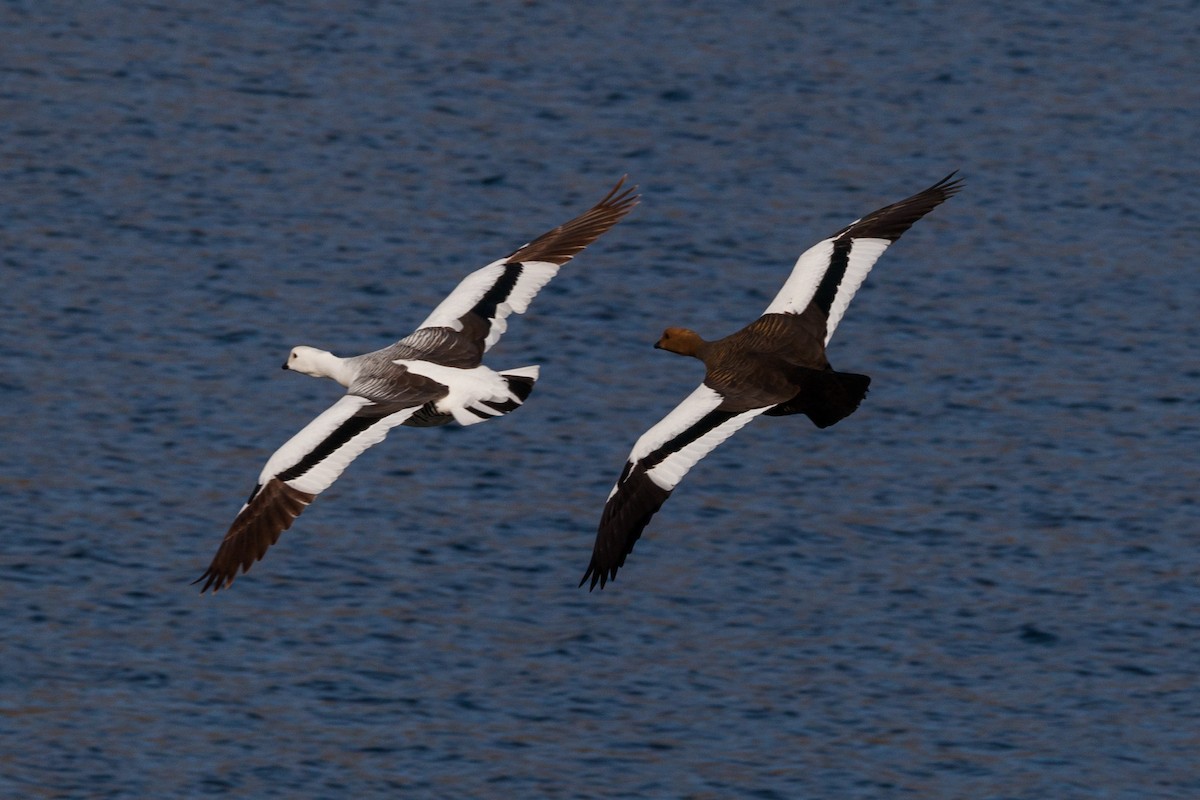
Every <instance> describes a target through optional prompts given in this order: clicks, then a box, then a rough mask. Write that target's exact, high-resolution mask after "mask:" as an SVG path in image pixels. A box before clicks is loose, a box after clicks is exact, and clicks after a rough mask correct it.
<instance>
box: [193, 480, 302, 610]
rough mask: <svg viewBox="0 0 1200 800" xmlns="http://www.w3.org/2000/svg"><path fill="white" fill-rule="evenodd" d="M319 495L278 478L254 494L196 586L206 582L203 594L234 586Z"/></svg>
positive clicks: (201, 589) (194, 582) (201, 591)
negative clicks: (241, 574)
mask: <svg viewBox="0 0 1200 800" xmlns="http://www.w3.org/2000/svg"><path fill="white" fill-rule="evenodd" d="M315 497H316V495H315V494H310V493H308V492H302V491H300V490H299V489H294V488H292V487H291V486H288V485H287V484H286V483H284V482H283V481H281V480H279V479H278V478H272V479H271V480H269V481H268V482H267V483H266V485H264V486H262V487H261V488H260V489H258V490H257V491H256V492H254V493H253V494H252V495H251V497H250V501H249V502H248V503H247V504H246V507H245V508H243V509H242V511H241V513H239V514H238V515H237V517H236V518H235V519H234V520H233V524H232V525H230V526H229V532H228V533H226V534H225V538H224V539H222V540H221V546H220V547H219V548H217V554H216V555H215V556H213V560H212V563H210V564H209V565H208V569H206V570H205V571H204V574H203V575H201V576H200V577H199V578H197V579H196V580H194V581H192V586H195V585H196V584H197V583H200V582H201V581H204V585H203V586H202V587H200V594H204V593H205V592H207V591H208V590H209V589H212V590H213V593H214V594H215V593H216V592H219V591H221V590H222V589H227V588H229V586H231V585H232V584H233V579H234V578H236V577H237V575H238V572H239V571H240V572H249V571H250V567H251V566H252V565H253V564H254V562H255V561H259V560H261V559H262V557H263V556H264V555H266V554H267V549H268V548H270V546H271V545H273V544H275V543H276V542H277V541H279V535H280V534H281V533H283V532H284V531H286V530H287V529H288V528H290V527H292V522H294V521H295V519H296V517H298V516H300V512H302V511H303V510H304V509H305V507H306V506H308V504H309V503H311V502H312V501H313V499H314V498H315Z"/></svg>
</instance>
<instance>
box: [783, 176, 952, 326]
mask: <svg viewBox="0 0 1200 800" xmlns="http://www.w3.org/2000/svg"><path fill="white" fill-rule="evenodd" d="M955 174H956V173H955V172H951V173H950V174H949V175H947V176H946V177H945V178H942V179H941V180H940V181H938V182H937V183H935V184H934V185H933V186H930V187H929V188H928V189H926V190H925V191H923V192H918V193H917V194H914V195H913V196H912V197H909V198H907V199H905V200H901V201H900V202H898V203H892V204H891V205H890V206H885V207H883V208H881V209H879V210H878V211H873V212H872V213H870V214H867V215H866V216H865V217H863V218H862V219H859V220H855V221H854V222H852V223H850V224H849V225H847V226H846V227H844V228H842V229H841V230H840V231H838V232H837V233H835V234H834V235H833V236H830V237H829V238H828V239H823V240H821V241H820V242H817V243H816V244H815V245H813V246H812V247H810V248H809V249H808V250H805V251H804V253H802V254H801V256H800V258H799V260H797V261H796V266H795V267H793V268H792V274H791V275H790V276H789V277H788V279H787V281H786V282H785V283H784V284H783V288H782V289H781V290H780V292H779V294H778V295H776V296H775V299H774V300H772V301H771V305H769V306H767V310H766V311H765V312H763V313H764V314H785V313H792V314H799V313H801V312H803V311H804V310H805V309H806V308H808V307H809V304H810V303H811V304H812V305H814V306H816V307H817V308H818V309H819V310H820V311H821V313H822V314H823V315H824V316H825V318H826V324H825V343H826V344H828V343H829V339H830V338H831V337H832V336H833V332H834V330H835V329H836V328H837V326H838V323H839V322H841V321H842V316H843V315H844V314H845V313H846V308H847V307H848V306H849V305H850V300H851V299H852V298H853V297H854V294H855V293H856V292H857V291H858V288H859V287H860V286H862V282H863V281H864V280H865V279H866V277H867V273H868V272H870V271H871V267H873V266H875V262H876V261H878V260H879V257H880V256H881V255H883V251H884V250H886V249H887V248H888V245H890V244H891V243H892V242H894V241H896V240H897V239H899V238H900V237H901V236H902V235H903V234H904V232H905V231H907V230H908V229H909V228H911V227H912V225H913V223H915V222H916V221H917V220H919V219H920V218H921V217H923V216H925V215H926V214H928V213H929V212H930V211H932V210H933V209H934V208H936V207H937V206H939V205H940V204H941V203H943V202H945V200H946V199H947V198H949V197H950V196H951V195H953V194H954V193H955V192H957V191H958V190H959V189H960V188H962V179H961V178H960V179H958V180H953V178H954V176H955Z"/></svg>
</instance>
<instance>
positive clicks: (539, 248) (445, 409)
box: [196, 178, 638, 593]
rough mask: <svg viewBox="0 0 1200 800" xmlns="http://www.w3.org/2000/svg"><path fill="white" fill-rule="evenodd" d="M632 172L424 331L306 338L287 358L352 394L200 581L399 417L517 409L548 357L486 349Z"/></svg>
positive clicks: (242, 517)
mask: <svg viewBox="0 0 1200 800" xmlns="http://www.w3.org/2000/svg"><path fill="white" fill-rule="evenodd" d="M624 182H625V179H624V178H622V179H621V180H620V181H619V182H618V183H617V185H616V186H615V187H614V188H613V190H612V191H611V192H609V193H608V195H607V196H605V197H604V199H603V200H601V201H600V202H599V203H597V204H596V205H595V206H593V207H592V208H591V209H589V210H588V211H586V212H585V213H583V214H581V215H580V216H578V217H576V218H575V219H573V220H571V221H570V222H567V223H566V224H564V225H560V226H558V227H557V228H555V229H554V230H552V231H549V232H547V233H544V234H542V235H541V236H539V237H538V238H536V239H534V240H533V241H532V242H530V243H529V244H526V245H524V246H523V247H521V248H519V249H518V250H517V251H516V252H514V253H513V254H512V255H510V256H508V257H506V258H502V259H499V260H498V261H494V262H492V263H491V264H488V265H487V266H486V267H484V268H482V269H480V270H477V271H476V272H473V273H471V274H470V275H468V276H467V277H466V278H464V279H463V281H462V282H461V283H459V284H458V286H457V288H455V290H454V291H453V292H451V293H450V296H449V297H447V298H446V299H445V300H443V301H442V303H441V304H440V305H438V307H437V308H435V309H434V310H433V313H432V314H430V315H429V318H428V319H426V320H425V321H424V322H422V323H421V324H420V326H418V327H417V329H416V331H414V332H413V333H411V334H409V335H408V336H406V337H405V338H403V339H401V340H400V341H398V342H396V343H395V344H392V345H390V346H389V347H385V348H383V349H382V350H376V351H375V352H373V353H366V354H364V355H360V356H352V357H349V358H339V357H338V356H335V355H333V354H332V353H329V352H326V351H324V350H318V349H316V348H313V347H296V348H294V349H293V350H292V352H291V354H290V355H289V356H288V360H287V361H286V362H285V363H284V365H283V368H284V369H290V370H293V371H295V372H301V373H303V374H305V375H312V376H314V377H318V378H332V379H333V380H335V381H337V382H338V383H340V384H341V385H342V386H345V387H346V389H347V393H346V394H345V396H343V397H342V398H341V399H340V400H338V401H337V402H336V403H334V404H333V405H332V406H331V407H330V408H329V409H327V410H326V411H325V412H324V413H322V414H321V415H320V416H318V417H317V418H316V419H314V420H313V421H312V422H310V423H309V424H308V425H307V426H306V427H305V428H304V429H303V430H301V431H300V432H299V433H298V434H296V435H295V436H293V437H292V438H291V439H289V440H288V441H287V443H286V444H284V445H283V447H281V448H279V449H278V450H277V451H275V454H274V455H272V456H271V457H270V459H268V460H267V465H266V466H265V467H264V468H263V471H262V473H261V474H260V475H259V477H258V482H257V483H256V484H255V486H254V490H253V491H251V492H250V498H249V499H248V500H247V501H246V504H245V505H244V506H242V509H241V511H240V512H238V515H237V517H236V518H235V519H234V521H233V525H232V526H230V528H229V532H228V533H226V534H225V538H224V540H223V541H222V542H221V546H220V547H219V548H218V549H217V554H216V556H215V557H214V558H213V560H212V563H211V564H209V567H208V569H207V570H205V572H204V574H203V575H201V576H200V577H199V578H198V579H197V580H196V583H199V582H200V581H204V586H203V587H202V588H201V590H200V591H201V592H202V593H203V592H205V591H207V590H208V589H209V588H212V589H213V591H219V590H221V589H223V588H225V587H227V586H229V585H230V584H231V583H233V579H234V578H235V577H236V576H237V574H238V570H239V569H240V570H242V571H243V572H244V571H247V570H249V569H250V566H251V565H252V564H253V563H254V562H255V561H257V560H259V559H261V558H262V557H263V555H264V554H265V553H266V552H267V548H269V547H270V546H271V545H273V544H274V543H275V542H276V541H278V540H279V535H280V533H282V532H283V531H285V530H287V529H288V528H289V527H291V524H292V521H293V520H294V519H295V518H296V517H297V516H299V515H300V512H302V511H303V510H304V508H305V507H306V506H307V505H308V504H309V503H311V502H312V501H313V499H314V498H315V497H316V496H317V495H318V494H320V493H321V492H323V491H324V490H325V489H327V488H329V485H330V484H332V483H333V482H334V481H335V480H336V479H337V477H338V476H339V475H341V473H342V470H344V469H345V468H346V467H347V466H348V465H349V464H350V462H351V461H353V460H354V459H355V458H357V457H358V455H359V454H360V453H362V452H363V451H364V450H366V449H367V448H368V447H370V446H371V445H373V444H378V443H379V442H382V441H383V439H384V437H385V436H387V433H388V431H389V430H390V429H392V428H394V427H396V426H397V425H409V426H413V427H428V426H432V425H444V424H446V423H448V422H450V421H451V420H455V421H457V422H458V423H459V424H461V425H474V424H475V423H477V422H483V421H484V420H489V419H492V418H494V417H498V416H501V415H503V414H507V413H508V412H510V411H512V410H514V409H516V408H517V407H519V406H520V405H521V404H522V403H523V402H524V401H525V399H526V398H527V397H528V396H529V393H530V391H532V389H533V384H534V381H536V380H537V376H538V368H537V367H536V366H533V367H521V368H519V369H511V370H506V371H504V372H495V371H493V370H492V369H490V368H488V367H486V366H483V364H482V362H483V354H484V353H485V352H487V350H488V349H489V348H490V347H491V346H492V345H494V344H495V343H496V342H497V340H499V338H500V335H501V334H502V333H504V330H505V327H506V325H507V323H506V319H507V317H508V316H509V315H510V314H521V313H523V312H524V311H525V309H526V308H528V307H529V303H530V301H531V300H533V298H534V296H535V295H536V294H537V293H538V291H539V290H540V289H541V288H542V287H543V286H545V285H546V283H547V282H548V281H549V280H550V279H551V278H553V277H554V276H555V274H557V272H558V269H559V267H561V266H562V265H563V264H565V263H567V262H568V261H570V260H571V258H572V257H573V256H575V255H577V254H578V253H579V252H580V251H581V250H583V249H584V248H585V247H587V246H588V245H589V244H591V243H592V242H594V241H596V239H598V238H599V237H600V236H601V235H602V234H604V233H605V232H606V231H607V230H608V229H609V228H611V227H612V226H613V225H615V224H617V222H618V221H620V219H621V218H622V217H624V216H625V215H626V214H628V213H629V211H630V210H631V209H632V208H633V207H634V205H636V204H637V202H638V196H637V194H636V193H635V192H636V187H631V188H626V189H624V190H622V188H621V187H622V185H623V184H624Z"/></svg>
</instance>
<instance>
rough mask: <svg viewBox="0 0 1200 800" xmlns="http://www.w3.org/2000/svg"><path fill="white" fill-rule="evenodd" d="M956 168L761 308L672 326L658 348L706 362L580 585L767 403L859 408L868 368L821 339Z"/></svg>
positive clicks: (642, 461) (632, 479) (846, 240)
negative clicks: (726, 327) (753, 314)
mask: <svg viewBox="0 0 1200 800" xmlns="http://www.w3.org/2000/svg"><path fill="white" fill-rule="evenodd" d="M953 178H954V173H951V174H950V175H948V176H946V177H945V178H944V179H942V180H940V181H938V182H937V183H936V184H934V185H933V186H931V187H929V188H928V189H926V190H925V191H923V192H920V193H919V194H915V195H913V196H912V197H910V198H908V199H907V200H901V201H900V202H899V203H894V204H892V205H890V206H887V207H885V208H881V209H879V210H878V211H875V212H874V213H871V214H868V215H867V216H865V217H863V218H862V219H860V220H857V221H856V222H853V223H851V224H850V225H848V226H846V227H845V228H842V229H841V230H840V231H838V232H837V233H835V234H833V236H830V237H829V238H828V239H825V240H823V241H821V242H818V243H817V244H816V245H814V246H813V247H811V248H809V249H808V250H807V251H805V252H804V253H803V254H802V255H801V256H800V259H799V260H798V261H797V262H796V266H795V267H794V268H793V269H792V274H791V276H790V277H788V279H787V282H786V283H784V285H783V289H782V290H781V291H780V292H779V294H778V295H777V296H776V297H775V299H774V300H773V301H772V302H771V304H770V305H769V306H767V310H766V311H765V312H764V313H763V315H762V316H761V317H759V318H758V319H756V320H755V321H754V322H752V323H750V324H749V325H747V326H746V327H745V328H743V329H742V330H740V331H738V332H737V333H734V334H732V335H730V336H726V337H725V338H724V339H718V340H716V341H714V342H706V341H705V340H704V339H702V338H700V336H699V335H698V334H696V333H695V332H694V331H691V330H688V329H687V328H667V329H666V331H665V332H664V333H663V335H662V338H661V339H659V341H658V343H657V344H656V345H655V347H658V348H660V349H663V350H669V351H671V352H673V353H679V354H681V355H686V356H694V357H695V358H698V359H700V360H701V361H703V362H704V366H705V375H704V382H703V383H702V384H700V386H699V387H697V389H696V390H695V391H694V392H692V393H691V394H690V395H689V396H688V397H687V399H685V400H684V401H683V402H682V403H680V404H679V405H678V406H676V408H675V409H674V410H673V411H672V412H671V413H670V414H668V415H667V416H666V417H665V418H663V420H662V421H661V422H659V423H658V424H657V425H655V426H654V427H652V428H651V429H650V430H648V431H646V433H644V434H643V435H642V437H641V438H640V439H638V440H637V443H636V444H635V445H634V446H633V452H631V453H630V455H629V460H628V462H627V463H626V464H625V468H624V469H623V470H622V471H621V477H620V478H619V479H618V480H617V484H616V486H614V487H613V490H612V492H611V493H610V494H609V496H608V502H607V503H606V504H605V506H604V512H603V514H602V515H601V517H600V528H599V531H598V532H597V534H596V544H595V547H594V548H593V550H592V560H591V563H589V564H588V568H587V571H586V572H585V573H584V575H583V580H581V581H580V582H579V585H580V586H582V585H583V584H584V583H587V582H588V580H589V579H590V580H591V585H590V587H589V589H594V588H595V587H596V584H597V583H599V584H600V586H601V587H602V588H603V586H604V584H605V583H606V582H607V581H609V580H612V579H614V578H615V577H616V575H617V570H618V569H620V567H621V566H622V565H623V564H624V563H625V558H626V556H628V555H629V553H630V552H631V551H632V550H633V545H634V543H635V542H637V540H638V537H640V536H641V535H642V531H643V530H644V529H645V527H646V525H647V523H649V521H650V518H651V517H652V516H654V514H655V512H657V511H658V509H659V508H661V507H662V504H663V503H664V502H666V499H667V497H668V496H670V494H671V491H672V490H673V489H674V488H675V487H676V486H678V485H679V481H680V480H682V479H683V476H684V475H686V474H687V471H688V470H689V469H691V468H692V467H693V466H694V465H695V464H696V462H698V461H699V460H700V459H702V458H704V456H706V455H708V453H709V452H711V451H712V449H713V448H715V447H716V446H717V445H719V444H720V443H721V442H723V441H725V440H726V439H728V438H729V437H730V436H731V435H733V433H734V432H735V431H737V430H738V429H739V428H741V427H742V426H743V425H745V424H746V423H748V422H749V421H750V420H752V419H754V418H755V417H757V416H758V415H760V414H767V415H769V416H782V415H786V414H805V415H807V416H808V418H809V419H811V420H812V421H813V422H814V423H815V424H816V425H817V426H818V427H820V428H825V427H828V426H830V425H833V424H834V423H835V422H837V421H838V420H841V419H844V418H845V417H847V416H849V415H850V414H851V413H853V412H854V410H855V409H856V408H858V404H859V403H861V402H862V399H863V397H864V396H865V395H866V393H867V385H868V384H869V383H870V378H868V377H867V376H866V375H855V374H853V373H848V372H835V371H834V370H833V368H832V367H831V366H830V365H829V361H828V359H826V357H825V346H826V344H827V343H828V342H829V339H830V337H831V336H833V332H834V330H835V329H836V328H837V324H838V322H839V321H840V320H841V319H842V315H843V314H845V312H846V307H847V306H848V305H849V304H850V299H851V298H852V297H854V293H855V292H856V291H858V287H859V286H861V285H862V282H863V279H864V278H866V277H867V273H868V272H870V270H871V267H872V266H873V265H874V264H875V262H876V261H877V260H878V259H879V256H880V255H882V254H883V251H884V250H886V249H887V247H888V245H890V244H891V243H892V242H894V241H896V240H897V239H899V238H900V236H901V235H902V234H903V233H904V232H905V231H906V230H908V229H909V228H910V227H911V226H912V224H913V223H914V222H916V221H917V220H919V219H920V218H921V217H923V216H925V215H926V214H928V213H929V212H930V211H931V210H933V209H934V208H935V207H937V206H938V205H939V204H940V203H942V202H943V201H945V200H946V198H948V197H950V196H951V195H953V194H954V193H955V192H957V191H958V190H959V188H960V187H961V185H962V181H961V180H953Z"/></svg>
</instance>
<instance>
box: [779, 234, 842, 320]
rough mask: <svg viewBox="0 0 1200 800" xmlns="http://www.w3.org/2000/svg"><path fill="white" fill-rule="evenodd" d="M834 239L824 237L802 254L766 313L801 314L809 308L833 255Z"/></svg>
mask: <svg viewBox="0 0 1200 800" xmlns="http://www.w3.org/2000/svg"><path fill="white" fill-rule="evenodd" d="M833 242H834V240H833V239H823V240H822V241H819V242H817V243H816V244H814V245H813V246H812V247H810V248H808V249H807V250H805V251H804V252H803V253H801V254H800V258H798V259H797V260H796V266H794V267H792V274H791V275H789V276H788V279H787V280H786V281H785V282H784V284H783V288H782V289H780V290H779V294H777V295H775V299H774V300H772V301H771V305H769V306H767V310H766V311H764V312H763V313H764V314H788V313H791V314H799V313H800V312H801V311H803V310H804V309H806V308H808V304H809V303H810V302H812V299H813V295H814V294H816V293H817V287H818V286H820V285H821V278H823V277H825V273H826V271H828V269H829V262H830V259H831V258H832V257H833Z"/></svg>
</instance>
